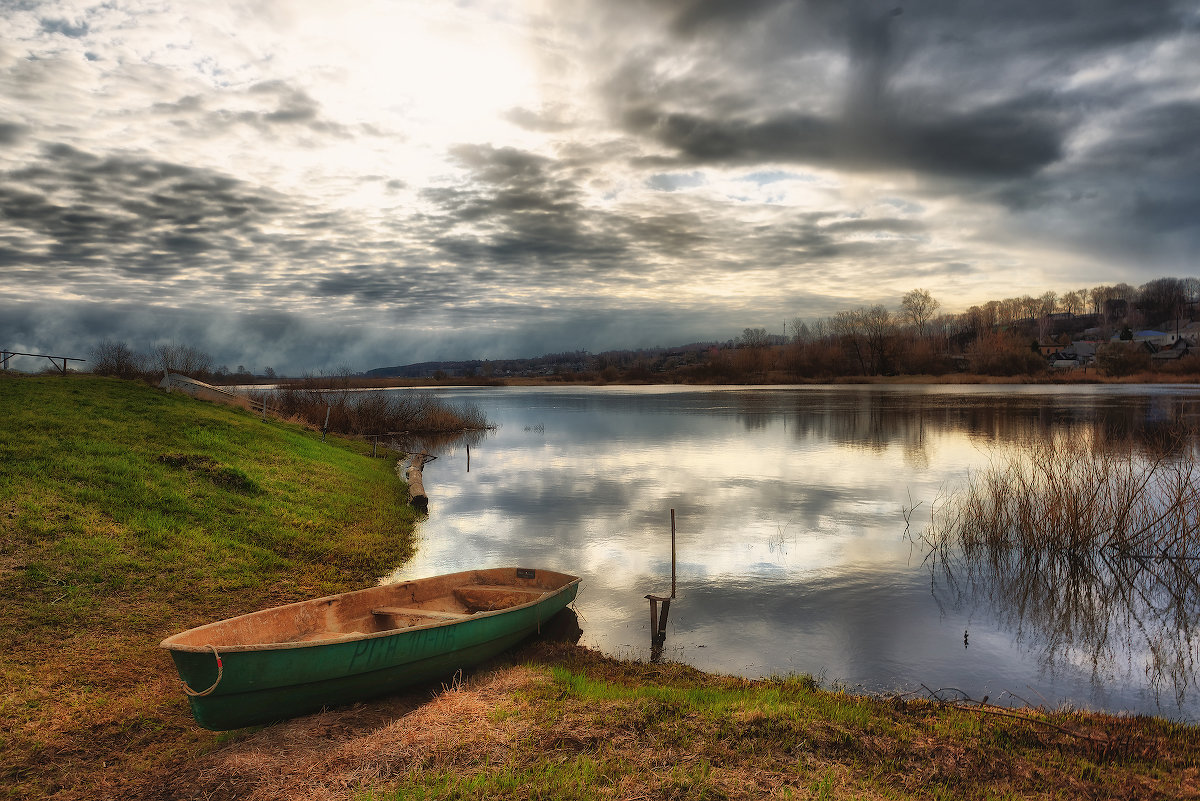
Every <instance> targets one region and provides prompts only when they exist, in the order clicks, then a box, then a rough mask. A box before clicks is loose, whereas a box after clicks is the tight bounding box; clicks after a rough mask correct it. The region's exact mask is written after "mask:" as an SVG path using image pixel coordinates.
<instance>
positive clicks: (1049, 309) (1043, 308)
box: [1038, 290, 1058, 317]
mask: <svg viewBox="0 0 1200 801" xmlns="http://www.w3.org/2000/svg"><path fill="white" fill-rule="evenodd" d="M1038 303H1039V308H1038V313H1039V314H1040V315H1042V316H1043V317H1046V316H1049V315H1051V314H1054V312H1055V311H1057V310H1058V293H1057V292H1055V291H1054V290H1050V291H1048V292H1043V293H1042V296H1041V297H1039V298H1038Z"/></svg>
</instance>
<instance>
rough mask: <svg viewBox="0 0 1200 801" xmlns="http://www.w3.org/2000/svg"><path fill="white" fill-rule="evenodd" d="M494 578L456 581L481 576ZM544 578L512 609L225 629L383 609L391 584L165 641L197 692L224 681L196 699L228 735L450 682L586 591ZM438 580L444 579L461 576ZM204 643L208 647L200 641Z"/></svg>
mask: <svg viewBox="0 0 1200 801" xmlns="http://www.w3.org/2000/svg"><path fill="white" fill-rule="evenodd" d="M509 572H512V571H511V570H509ZM524 572H525V573H527V574H532V573H534V571H524ZM490 573H491V571H477V572H472V573H469V574H456V575H461V576H464V577H467V578H468V579H470V580H477V579H478V577H479V576H481V575H490ZM538 575H540V576H542V577H545V576H549V577H551V578H549V579H547V580H546V581H545V582H544V583H546V584H547V585H548V586H547V587H545V588H543V587H541V586H538V585H536V584H533V583H532V582H528V581H527V582H525V586H527V587H528V586H533V587H534V588H535V589H539V590H542V589H544V592H543V594H542V595H541V596H539V597H536V598H535V599H534V600H532V601H530V602H528V603H523V604H519V605H517V606H514V607H511V608H504V609H498V610H492V611H484V612H478V613H470V614H462V615H458V616H456V617H455V619H447V620H437V621H436V622H432V623H425V624H419V625H409V626H405V627H402V628H395V629H388V630H383V631H378V632H370V633H360V632H353V633H348V634H342V635H338V636H336V637H334V638H326V639H318V640H316V641H307V642H303V641H302V642H272V643H240V644H238V643H235V644H232V645H230V644H225V643H222V642H220V640H221V639H222V638H221V636H220V635H221V634H222V632H228V633H229V634H230V636H232V633H233V632H235V631H238V630H239V629H238V628H237V627H236V626H235V625H234V624H238V623H239V621H241V623H240V630H244V629H246V628H247V627H248V626H250V625H251V624H254V623H255V621H254V618H255V617H257V616H265V615H267V614H269V613H276V617H278V616H279V613H282V612H286V611H287V610H289V609H294V610H295V612H296V614H298V615H300V614H305V613H306V612H307V611H308V610H309V609H310V608H311V607H313V606H316V607H318V608H320V607H321V606H322V605H323V604H324V605H328V606H333V605H334V604H339V605H344V606H355V605H356V604H357V605H362V604H363V602H365V603H366V605H367V606H379V605H380V604H381V603H383V602H386V601H387V600H388V597H387V596H385V594H384V590H385V588H372V589H370V590H362V591H359V592H358V593H346V594H344V595H342V596H330V597H329V598H326V599H316V600H315V601H309V602H302V603H301V604H292V605H289V607H278V608H276V609H274V610H265V611H264V612H260V613H256V614H254V615H246V616H243V618H244V619H245V620H243V618H234V619H232V620H230V621H223V622H222V623H218V624H211V625H210V626H207V627H200V628H199V629H192V630H190V631H189V632H184V633H183V634H181V635H176V636H175V637H172V638H168V639H167V640H164V641H163V647H164V648H168V649H169V650H170V652H171V656H172V658H173V659H174V661H175V666H176V668H177V669H178V671H179V676H180V678H181V679H182V680H183V681H184V683H185V685H186V686H187V687H189V688H191V690H192V692H193V693H198V692H203V691H204V690H205V689H206V688H209V687H214V685H215V687H214V689H213V690H212V692H210V693H208V694H204V695H195V694H189V698H188V700H189V702H190V704H191V709H192V715H193V716H194V717H195V719H196V722H197V723H199V724H200V725H201V726H203V727H204V728H207V729H212V730H216V731H224V730H228V729H236V728H242V727H244V726H252V725H257V724H263V723H271V722H274V721H278V720H283V719H286V718H290V717H294V716H296V715H301V714H306V713H310V712H315V711H318V710H320V709H322V708H324V707H328V706H336V705H340V704H347V703H352V702H355V701H360V700H364V699H367V698H372V697H376V696H380V695H385V694H388V693H393V692H396V691H398V690H400V689H403V688H405V687H409V686H412V685H415V684H420V683H423V682H428V681H432V680H435V679H439V678H449V677H451V676H453V675H454V673H455V672H456V671H458V670H463V669H466V668H469V667H471V666H473V665H476V664H478V663H480V662H482V661H484V660H487V659H489V658H491V657H493V656H496V655H497V654H499V653H501V652H503V651H505V650H506V649H508V648H511V647H512V646H513V645H516V644H517V643H518V642H520V641H521V640H523V639H525V638H526V637H528V636H530V635H532V634H534V633H536V632H537V631H538V630H539V629H540V627H541V626H542V625H543V624H545V623H546V622H547V621H548V620H549V619H550V618H551V617H552V616H553V615H555V614H556V613H558V612H559V611H561V610H562V609H563V608H564V607H565V606H566V605H567V604H569V603H570V602H571V601H572V600H574V598H575V596H576V593H577V591H578V585H579V579H577V578H575V577H572V576H565V575H563V574H554V573H547V572H546V571H538ZM438 578H439V580H440V581H443V582H445V581H446V580H447V578H454V577H438ZM419 584H420V582H411V583H410V584H408V585H403V586H405V587H407V586H412V585H419ZM497 586H498V585H497ZM525 591H526V592H528V590H525ZM355 596H364V598H361V599H360V598H356V597H355ZM376 614H378V613H376ZM435 614H436V613H435ZM247 621H248V622H247ZM206 629H210V631H205V630H206ZM243 638H245V635H244V634H243ZM181 640H182V642H181ZM201 642H204V644H203V645H199V643H201ZM217 654H219V655H220V660H221V666H220V669H218V665H217V658H216V655H217Z"/></svg>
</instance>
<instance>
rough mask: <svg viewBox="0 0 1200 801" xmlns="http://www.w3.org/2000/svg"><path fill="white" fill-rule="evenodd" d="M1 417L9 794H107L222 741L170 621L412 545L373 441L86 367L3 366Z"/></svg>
mask: <svg viewBox="0 0 1200 801" xmlns="http://www.w3.org/2000/svg"><path fill="white" fill-rule="evenodd" d="M0 419H2V420H3V421H4V424H3V437H0V465H3V469H2V470H0V531H2V532H3V544H4V548H3V550H2V554H0V560H2V561H0V597H2V598H4V601H5V602H4V603H3V604H0V652H3V654H4V655H5V656H4V659H3V661H2V663H0V672H2V676H3V685H4V688H5V692H4V694H3V696H2V697H0V753H3V755H4V758H3V760H2V768H0V770H2V771H3V774H2V775H0V795H8V796H12V797H30V798H36V797H49V796H54V795H55V794H60V795H61V797H65V798H71V797H79V798H88V797H97V795H98V794H101V793H100V790H99V788H119V787H121V786H123V785H125V784H126V783H127V782H128V781H129V780H131V779H133V778H136V777H137V775H138V774H140V773H142V772H144V771H146V770H149V769H151V768H153V767H154V766H156V765H159V764H162V763H163V762H165V761H170V760H172V759H175V758H179V757H181V756H183V755H187V754H193V753H195V752H196V751H197V750H198V749H199V750H204V749H208V748H212V747H214V745H215V743H216V740H214V738H213V736H212V735H211V734H209V733H207V732H201V731H200V730H198V729H197V728H196V727H195V726H194V725H193V724H192V723H191V720H190V716H189V715H188V713H187V711H186V705H185V704H184V703H183V696H182V695H181V693H180V690H179V687H178V683H177V681H176V680H175V678H174V677H173V676H172V672H173V668H172V667H171V663H170V658H169V656H168V655H167V654H166V653H165V652H162V651H160V650H159V649H158V648H157V644H158V642H159V640H160V639H162V638H163V637H164V636H166V635H167V634H169V633H172V632H174V631H177V630H179V629H183V628H188V627H191V626H194V625H198V624H200V623H203V622H208V621H211V620H213V619H216V618H219V617H224V616H228V615H233V614H237V613H241V612H246V611H250V610H253V609H256V608H260V607H262V606H266V605H270V604H275V603H280V602H285V601H290V600H297V599H300V598H306V597H312V596H315V595H321V594H325V593H329V592H337V591H341V590H345V589H350V588H356V587H361V586H366V585H369V584H370V583H371V582H372V581H373V580H374V579H375V577H377V576H379V575H382V574H383V573H385V572H386V571H387V570H388V569H389V568H391V567H393V566H394V565H396V564H397V563H399V562H401V561H402V560H403V559H404V558H406V556H407V555H408V553H409V550H410V548H411V542H412V538H411V531H412V523H413V513H412V512H411V510H410V507H408V505H407V503H406V502H405V501H406V496H405V493H404V488H403V485H402V484H401V483H400V482H399V481H398V479H397V478H396V475H395V472H394V462H393V460H390V459H372V458H370V447H369V445H365V444H364V445H359V444H355V443H349V442H346V441H340V440H333V439H331V440H330V441H329V442H327V443H322V442H321V441H320V436H319V434H315V433H313V432H311V431H308V430H305V429H303V428H301V427H298V426H294V425H289V424H282V423H276V422H270V421H267V422H264V421H262V420H261V419H259V418H258V417H256V416H254V415H252V414H250V413H247V412H244V411H241V410H237V409H233V408H229V407H224V406H217V405H213V404H210V403H206V402H203V401H196V400H193V399H191V398H189V397H187V396H185V395H180V394H171V395H168V394H165V393H163V392H161V391H159V390H155V389H152V388H150V387H148V386H146V385H144V384H140V383H137V382H128V381H120V380H116V379H102V378H92V377H86V376H78V377H74V376H73V377H67V378H63V377H24V378H6V379H0Z"/></svg>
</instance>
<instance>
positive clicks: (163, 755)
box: [0, 377, 1200, 801]
mask: <svg viewBox="0 0 1200 801" xmlns="http://www.w3.org/2000/svg"><path fill="white" fill-rule="evenodd" d="M0 419H3V420H4V421H5V422H4V424H3V429H2V433H3V435H2V436H0V465H3V469H2V470H0V531H2V532H3V543H4V548H3V552H2V555H0V560H2V561H0V597H2V598H3V599H4V600H5V603H4V604H2V605H0V652H2V653H3V654H4V659H3V661H0V676H2V679H3V686H4V688H5V693H4V695H3V696H2V697H0V757H2V758H0V771H2V772H0V797H12V798H57V799H94V798H110V797H111V798H123V799H203V798H261V799H277V798H289V799H302V798H311V799H318V798H319V799H347V801H365V799H376V800H377V801H385V800H386V801H391V799H401V798H404V799H407V798H431V799H432V798H462V799H467V798H496V799H499V798H545V799H558V798H579V799H585V798H586V799H590V798H605V799H608V798H611V799H639V798H644V799H676V798H677V799H684V798H689V799H690V798H745V799H752V798H755V799H756V798H764V797H774V798H812V799H820V798H931V797H932V798H979V799H984V798H1027V797H1036V798H1078V797H1090V798H1114V799H1115V798H1181V797H1200V730H1198V729H1197V728H1195V727H1188V726H1182V725H1176V724H1172V723H1168V722H1165V721H1161V720H1155V719H1146V718H1119V717H1111V716H1104V715H1085V714H1072V713H1044V714H1043V713H1039V712H1027V713H1022V714H1021V715H1020V716H1019V719H1018V718H1013V717H1007V716H1005V714H1006V713H1005V712H1004V711H1003V710H995V709H990V708H982V707H980V708H973V709H957V708H952V707H949V706H946V705H941V704H936V703H933V702H929V701H908V700H902V699H894V698H865V697H858V696H853V695H847V694H843V693H837V692H828V691H823V690H821V689H820V688H818V687H817V686H816V684H815V682H813V681H812V680H810V679H806V678H803V677H793V678H786V679H781V680H778V681H747V680H744V679H739V678H730V677H721V676H711V675H705V674H701V673H698V672H696V671H694V670H690V669H688V668H685V667H682V666H678V665H669V664H668V665H651V664H642V663H630V662H618V661H614V660H611V659H607V658H604V657H602V656H599V655H597V654H595V653H593V652H590V651H587V650H585V649H581V648H577V647H574V646H565V645H551V644H546V643H538V644H534V645H530V646H528V647H526V648H525V649H524V650H523V651H520V652H517V653H514V654H510V655H508V656H506V657H505V659H504V660H502V661H501V662H498V663H497V664H494V665H491V666H488V667H487V669H485V670H484V671H481V672H479V673H477V674H476V675H474V676H470V677H468V678H467V679H466V681H465V682H463V683H456V684H454V685H453V686H452V687H451V688H450V690H449V691H446V692H441V693H439V694H437V695H436V696H431V694H430V693H429V691H428V690H421V691H417V692H412V693H409V694H406V695H401V696H396V697H392V698H388V699H382V700H380V701H377V702H373V703H370V704H365V705H359V706H356V707H351V708H348V709H339V710H333V711H329V712H325V713H322V714H319V715H313V716H309V717H305V718H300V719H296V720H292V721H287V722H285V723H281V724H278V725H275V726H269V727H265V728H263V729H259V730H247V731H242V732H235V733H227V734H215V733H213V732H208V731H205V730H202V729H200V728H198V727H196V726H195V725H194V724H193V723H192V721H191V718H190V716H189V715H188V713H187V706H186V703H185V701H184V697H183V694H182V692H181V690H180V688H179V685H178V682H177V680H176V677H175V675H174V670H173V668H172V666H171V662H170V659H169V657H168V656H167V655H166V654H165V653H163V652H161V651H160V650H159V649H158V648H157V647H156V646H157V643H158V642H159V640H161V639H162V638H163V637H164V636H165V635H166V634H168V633H172V632H175V631H178V630H180V629H183V628H187V627H190V626H193V625H196V624H199V623H202V622H206V621H210V620H213V619H216V618H219V617H224V616H228V615H232V614H236V613H239V612H245V611H248V610H252V609H257V608H261V607H263V606H267V605H270V604H274V603H280V602H285V601H290V600H296V599H299V598H306V597H312V596H315V595H320V594H323V593H329V592H335V591H340V590H343V589H349V588H352V587H360V586H365V585H367V584H370V583H371V582H372V581H373V580H374V577H375V576H377V575H380V574H382V573H383V572H385V571H386V569H387V568H389V567H391V566H392V565H394V564H395V563H397V562H399V561H401V560H402V559H403V558H404V557H405V556H406V554H407V552H408V549H409V548H410V543H411V538H410V532H411V527H412V524H413V519H412V517H411V513H410V512H409V510H408V507H407V505H406V504H405V496H404V494H403V488H402V486H401V485H400V484H399V483H398V481H397V479H396V477H395V474H394V472H393V464H392V462H391V461H390V460H386V459H371V458H370V456H369V446H360V445H357V444H354V443H348V442H339V441H335V440H332V439H331V441H330V442H328V443H324V444H323V443H321V442H320V441H319V435H316V434H314V433H312V432H311V431H307V430H305V429H302V428H299V427H296V426H291V425H286V424H282V423H277V422H271V421H266V422H264V421H262V420H261V419H259V418H258V417H256V416H255V415H253V414H250V413H247V412H244V411H239V410H236V409H230V408H226V407H220V406H214V405H210V404H207V403H204V402H200V401H195V400H192V399H190V398H188V397H186V396H180V395H166V394H163V393H161V392H159V391H157V390H153V389H151V388H149V387H146V386H144V385H139V384H135V383H130V382H122V381H116V380H106V379H96V378H88V377H69V378H61V377H44V378H19V379H3V378H0ZM583 625H584V626H585V627H586V625H587V623H586V621H584V623H583Z"/></svg>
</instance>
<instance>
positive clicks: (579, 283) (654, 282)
mask: <svg viewBox="0 0 1200 801" xmlns="http://www.w3.org/2000/svg"><path fill="white" fill-rule="evenodd" d="M1198 245H1200V2H1197V1H1195V0H1194V1H1193V2H1170V1H1169V0H1054V1H1053V2H1048V1H1047V0H1005V2H994V1H993V2H981V1H980V0H924V2H920V3H912V4H904V3H897V2H895V0H892V1H891V2H874V1H873V0H806V1H805V0H793V1H791V2H787V1H784V0H737V2H726V1H725V0H653V2H651V1H650V0H561V1H559V0H529V1H528V2H522V1H521V0H510V1H509V2H493V1H492V0H481V1H480V2H474V1H473V0H457V1H453V2H452V1H451V0H443V1H440V2H428V1H427V0H423V1H422V2H407V1H406V0H387V1H386V2H385V1H383V0H378V1H376V0H346V1H345V2H338V3H335V2H329V1H328V0H312V1H311V2H302V1H301V0H255V1H254V2H249V3H247V2H241V1H239V2H223V0H204V2H196V0H179V1H178V2H176V0H154V1H152V0H107V2H103V3H92V2H82V1H75V0H64V1H62V2H44V3H43V2H35V1H34V0H0V347H4V348H7V349H8V350H18V351H31V352H36V353H51V354H57V355H68V356H86V355H87V354H88V352H89V350H90V349H91V348H92V347H94V346H95V345H96V344H98V343H99V342H100V341H102V340H106V339H107V340H111V341H121V342H125V343H127V344H128V345H129V346H130V347H132V348H134V349H135V350H142V351H148V350H149V349H151V348H153V347H154V346H156V345H159V344H166V343H171V344H184V345H191V346H194V347H199V348H201V349H202V350H205V351H207V352H208V353H210V354H211V355H212V356H213V357H214V359H215V360H216V362H217V363H218V364H227V365H228V366H230V368H231V369H233V368H235V367H236V366H239V365H244V366H245V367H247V368H248V369H251V370H254V371H261V370H263V369H264V368H265V367H267V366H270V367H272V368H274V369H275V370H276V371H278V372H280V373H282V374H290V375H297V374H301V373H304V372H322V371H327V370H331V369H334V368H337V367H345V366H349V367H352V368H353V369H355V370H368V369H371V368H374V367H381V366H389V365H397V364H406V363H411V362H418V361H427V360H436V359H464V358H490V359H497V358H510V357H523V356H536V355H541V354H543V353H548V352H559V351H574V350H589V351H592V352H600V351H604V350H609V349H617V348H636V347H651V346H656V345H668V346H669V345H676V344H683V343H687V342H694V341H712V340H724V339H728V338H732V337H735V336H737V335H738V334H739V333H740V332H741V331H742V330H743V329H744V328H747V327H762V328H766V329H767V330H768V331H769V332H772V333H784V324H785V322H788V321H791V320H792V319H794V318H797V317H800V318H805V319H815V318H818V317H823V316H827V315H830V314H834V313H836V312H838V311H841V310H844V309H849V308H855V307H858V306H862V305H872V304H876V303H882V304H885V305H887V306H889V307H890V308H893V309H896V308H898V306H899V301H900V298H901V296H902V295H903V294H904V293H905V292H907V291H909V290H911V289H914V288H922V289H926V290H928V291H930V292H931V293H932V294H933V295H934V297H935V298H937V299H938V300H939V301H940V302H941V304H942V309H943V311H949V312H954V311H962V310H965V309H966V308H967V307H968V306H970V305H972V304H975V303H982V302H985V301H987V300H991V299H997V300H998V299H1002V298H1006V297H1012V296H1016V295H1021V294H1041V293H1042V292H1045V291H1047V290H1053V291H1056V292H1059V293H1060V294H1061V293H1062V292H1065V291H1070V290H1074V289H1080V288H1085V287H1092V286H1096V285H1099V284H1106V283H1116V282H1122V281H1124V282H1127V283H1130V284H1133V285H1135V286H1136V285H1138V284H1141V283H1144V282H1145V281H1148V280H1151V279H1153V278H1158V277H1162V276H1177V277H1188V276H1195V275H1197V274H1200V269H1198V268H1197V260H1196V254H1197V252H1198V249H1197V246H1198Z"/></svg>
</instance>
